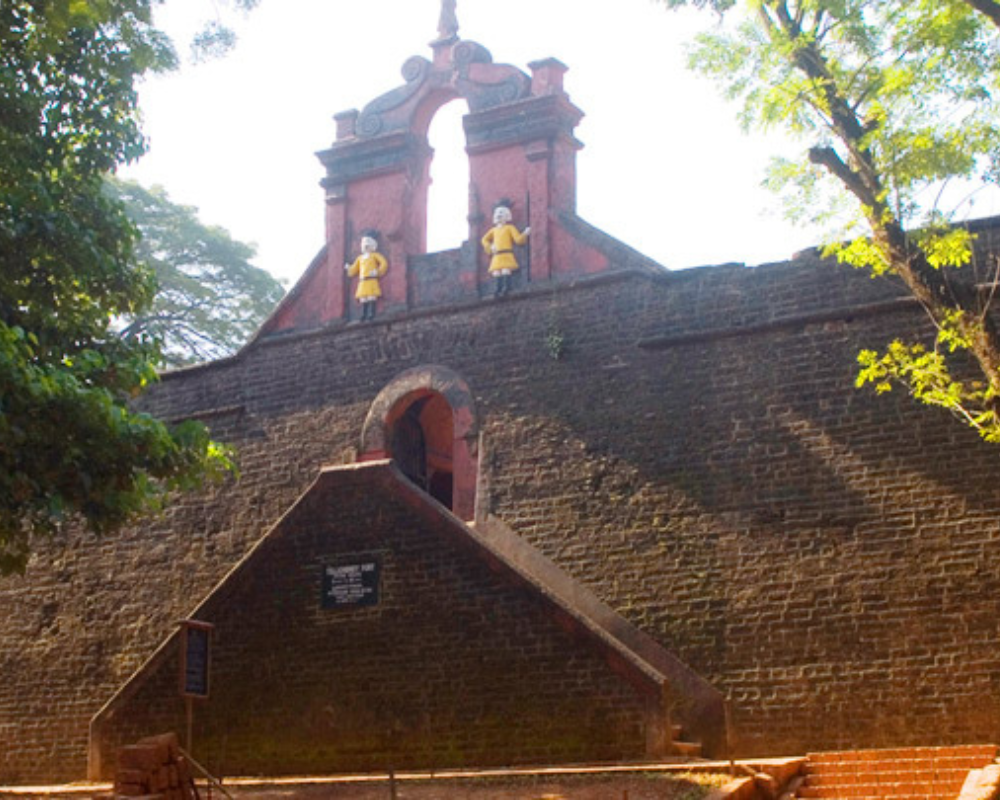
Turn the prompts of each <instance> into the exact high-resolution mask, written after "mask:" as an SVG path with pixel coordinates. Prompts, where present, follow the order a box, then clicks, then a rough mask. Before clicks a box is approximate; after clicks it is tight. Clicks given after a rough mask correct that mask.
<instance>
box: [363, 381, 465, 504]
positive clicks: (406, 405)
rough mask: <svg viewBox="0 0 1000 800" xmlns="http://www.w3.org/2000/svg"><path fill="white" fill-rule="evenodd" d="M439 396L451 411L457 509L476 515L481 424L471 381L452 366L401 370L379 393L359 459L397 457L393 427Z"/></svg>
mask: <svg viewBox="0 0 1000 800" xmlns="http://www.w3.org/2000/svg"><path fill="white" fill-rule="evenodd" d="M429 397H439V398H441V399H442V400H443V402H445V403H447V405H448V407H449V409H450V411H451V430H450V432H449V435H450V437H451V442H450V443H451V452H450V457H451V470H452V478H451V479H452V482H453V487H452V502H451V509H452V511H453V512H454V514H455V515H456V516H457V517H459V518H460V519H465V520H471V519H473V518H474V516H475V506H476V477H477V473H478V449H479V448H478V437H479V423H478V419H477V416H476V408H475V402H474V400H473V397H472V393H471V392H470V391H469V386H468V384H467V383H466V382H465V381H464V380H463V379H462V377H461V376H459V375H458V374H457V373H456V372H454V371H453V370H451V369H448V368H447V367H442V366H438V365H428V366H422V367H414V368H413V369H408V370H406V371H405V372H402V373H400V374H399V375H397V376H396V377H395V378H393V379H392V381H390V382H389V384H388V385H386V386H385V388H383V389H382V391H381V392H379V393H378V395H377V396H376V398H375V400H374V401H373V402H372V405H371V408H369V410H368V416H367V417H366V418H365V424H364V427H363V428H362V431H361V448H360V453H361V454H360V456H359V457H358V460H359V461H374V460H378V459H383V458H387V457H391V456H392V455H393V454H392V452H391V446H390V437H391V433H392V430H393V426H394V425H395V424H396V423H397V422H399V421H400V420H401V419H403V418H404V416H405V415H406V412H407V411H408V410H409V409H410V408H411V407H412V406H413V405H414V404H415V403H420V402H423V401H425V400H426V399H427V398H429Z"/></svg>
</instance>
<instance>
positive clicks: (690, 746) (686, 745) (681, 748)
mask: <svg viewBox="0 0 1000 800" xmlns="http://www.w3.org/2000/svg"><path fill="white" fill-rule="evenodd" d="M673 745H674V749H675V750H676V751H677V752H678V753H680V754H681V755H682V756H688V757H689V758H700V757H701V744H699V743H698V742H678V741H676V740H675V741H674V742H673Z"/></svg>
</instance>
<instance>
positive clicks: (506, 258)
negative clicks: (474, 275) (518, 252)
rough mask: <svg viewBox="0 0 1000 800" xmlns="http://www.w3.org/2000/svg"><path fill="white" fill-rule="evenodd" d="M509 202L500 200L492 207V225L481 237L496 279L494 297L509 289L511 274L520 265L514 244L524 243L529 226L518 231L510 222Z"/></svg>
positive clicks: (511, 216)
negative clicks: (515, 255) (515, 254)
mask: <svg viewBox="0 0 1000 800" xmlns="http://www.w3.org/2000/svg"><path fill="white" fill-rule="evenodd" d="M510 207H511V202H510V201H509V200H501V201H500V202H498V203H497V205H496V208H494V209H493V227H492V228H490V229H489V230H488V231H487V232H486V235H485V236H484V237H483V249H484V250H485V251H486V254H487V255H489V256H490V275H492V276H493V278H494V279H495V280H496V289H495V291H494V293H493V294H494V296H495V297H502V296H503V295H505V294H507V293H508V292H509V291H510V280H511V275H512V274H513V273H514V272H515V271H516V270H517V269H519V267H520V265H519V264H518V263H517V259H516V258H515V257H514V245H515V244H525V243H526V242H527V241H528V235H529V234H530V233H531V228H525V229H524V232H523V233H522V232H520V231H518V229H517V228H515V227H514V226H513V225H512V224H511V219H512V218H513V215H512V214H511V213H510Z"/></svg>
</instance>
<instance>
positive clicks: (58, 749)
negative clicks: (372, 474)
mask: <svg viewBox="0 0 1000 800" xmlns="http://www.w3.org/2000/svg"><path fill="white" fill-rule="evenodd" d="M897 296H898V291H897V290H896V289H895V288H893V287H892V286H891V284H889V283H888V282H886V281H871V280H870V279H868V277H867V276H866V275H864V274H863V273H856V272H852V271H851V270H848V269H846V268H840V267H836V266H831V265H824V264H819V263H812V262H807V263H801V264H794V265H773V266H768V267H761V268H757V269H752V270H749V269H740V268H735V267H734V268H719V269H712V270H709V269H706V270H694V271H690V272H686V273H677V274H672V275H669V276H667V277H666V278H664V279H663V280H659V281H657V280H651V279H649V278H646V277H642V276H638V275H635V276H631V277H629V276H625V277H605V278H598V279H594V280H591V281H584V282H581V283H579V284H578V285H576V286H562V287H557V288H555V289H554V290H553V291H537V290H535V289H533V290H532V292H531V293H530V295H526V294H523V293H522V295H520V296H514V297H511V298H510V299H508V300H507V301H504V302H500V303H494V302H489V301H486V302H482V303H473V304H469V305H462V306H454V307H451V308H443V309H441V310H440V311H437V312H434V313H421V314H417V315H414V316H412V317H410V318H408V319H402V320H395V321H386V322H384V323H383V322H379V323H376V324H375V325H373V326H351V327H348V328H346V329H338V330H331V331H328V332H325V333H321V334H315V335H308V336H300V337H294V336H287V337H285V338H284V339H280V340H276V341H271V342H262V343H260V344H259V345H258V346H256V347H255V348H253V349H251V350H250V351H248V352H247V353H246V354H245V355H244V356H243V357H242V358H240V359H238V360H236V361H234V362H232V363H229V364H225V365H221V366H216V367H211V368H208V369H200V370H193V371H189V372H187V373H184V374H181V375H177V376H175V377H173V378H170V379H168V380H167V381H165V382H164V383H163V384H162V385H161V386H160V387H158V388H157V390H156V393H155V396H154V397H152V398H151V399H150V401H149V402H150V406H151V408H153V409H154V410H156V411H158V412H159V413H164V414H167V415H169V416H183V415H185V414H191V413H203V412H207V411H210V410H212V409H222V411H221V412H220V413H217V414H214V415H209V416H207V417H206V419H207V420H208V421H209V422H210V423H211V424H212V425H213V426H214V428H215V429H216V432H217V434H218V435H220V436H223V437H225V438H229V439H230V440H232V441H233V442H234V443H235V444H236V445H237V446H238V447H239V448H240V462H241V469H242V472H241V477H240V479H239V481H238V482H232V483H231V484H230V485H227V486H224V487H219V488H215V489H210V490H209V491H208V492H206V493H205V494H204V495H202V496H197V497H187V498H182V499H180V500H179V501H178V503H177V504H176V505H174V506H172V507H171V509H170V510H169V511H168V512H167V513H166V514H165V515H164V516H163V517H162V518H160V519H157V520H154V521H151V522H149V523H147V524H144V525H142V526H140V527H137V528H135V529H133V530H131V531H128V532H125V533H123V534H121V535H120V536H117V537H109V538H106V539H103V540H102V541H100V542H95V541H92V540H90V539H83V540H80V541H78V542H77V541H74V542H72V543H70V545H69V546H68V547H67V548H66V549H65V550H52V551H49V552H45V553H43V554H41V555H40V556H39V557H38V558H37V559H36V560H35V562H34V563H33V564H32V566H31V569H30V571H29V574H28V576H27V577H26V578H23V579H20V578H15V579H12V580H5V581H3V582H2V583H0V637H2V641H3V643H4V646H3V648H0V676H2V677H3V679H4V680H3V681H0V735H2V737H3V739H4V740H7V739H9V740H10V741H11V744H10V745H9V746H6V747H3V748H0V779H5V780H29V779H32V780H33V779H37V778H39V777H47V778H56V777H79V775H80V774H81V773H82V771H83V763H84V753H85V742H86V726H87V721H88V719H89V717H90V716H91V715H92V714H93V713H94V712H95V711H96V710H97V709H98V708H99V707H100V705H101V703H102V702H103V701H104V700H105V699H106V698H107V697H109V696H110V695H111V693H112V692H113V691H114V689H115V688H116V687H117V686H119V685H120V684H121V682H122V681H123V680H124V679H125V678H127V677H128V675H129V674H131V672H132V671H133V670H134V669H135V668H136V667H137V666H138V665H139V663H140V662H141V661H142V659H143V658H144V657H146V656H147V655H148V654H149V653H150V652H152V650H153V648H154V647H155V646H156V645H157V644H158V643H159V642H160V641H161V640H162V639H163V637H164V636H165V635H167V634H168V633H169V632H170V631H171V630H172V629H173V625H174V623H175V621H176V620H177V619H178V618H180V617H183V616H184V615H185V614H186V613H187V612H188V611H189V610H190V609H191V608H192V606H193V605H194V604H195V602H196V601H197V600H198V599H199V598H201V597H203V596H204V595H205V594H206V593H207V592H208V591H209V589H210V588H211V587H212V586H213V585H214V583H215V582H216V581H218V580H219V579H220V578H221V577H222V576H223V575H224V574H225V572H226V571H227V569H228V568H229V567H230V566H231V565H232V564H233V563H234V562H235V561H236V559H237V558H238V557H239V556H240V555H242V554H243V553H244V552H245V551H246V549H247V548H248V546H249V545H250V544H251V543H252V542H253V541H255V540H256V539H257V538H258V537H259V536H260V535H261V534H262V533H263V532H264V531H265V530H266V529H267V527H268V526H269V525H270V524H271V523H273V522H274V521H275V520H276V519H277V518H278V516H279V515H280V514H281V513H282V512H283V511H284V510H285V509H286V508H287V507H288V505H289V504H290V503H291V502H292V500H293V499H294V498H295V497H296V496H297V495H298V493H299V492H300V491H301V490H302V489H303V488H304V487H305V486H306V485H308V483H309V481H310V480H311V479H312V478H313V476H314V475H315V472H316V470H317V468H318V467H319V466H320V465H321V464H324V463H346V462H349V461H351V460H353V458H354V454H355V452H356V448H357V446H358V440H359V437H360V432H361V426H362V424H363V421H364V417H365V414H366V412H367V409H368V406H369V404H370V403H371V401H372V400H373V399H374V397H375V396H376V395H377V393H378V392H379V390H380V389H382V388H383V387H384V386H385V385H386V383H388V382H389V381H390V380H391V379H392V378H393V377H394V376H395V375H396V374H398V373H399V372H401V371H403V370H404V369H407V368H410V367H414V366H418V365H421V364H431V363H433V364H441V365H444V366H447V367H449V368H450V369H452V370H454V371H455V372H457V373H459V374H460V375H462V376H463V377H464V378H465V380H466V381H467V383H468V385H469V386H470V387H471V389H472V391H473V393H474V394H475V397H476V403H477V406H478V413H479V417H480V429H481V431H482V445H483V447H482V452H481V470H482V485H481V492H482V494H481V498H480V500H481V506H482V507H483V508H484V509H486V510H488V511H489V512H491V513H494V514H496V515H497V516H499V517H501V518H502V519H503V520H505V521H506V522H508V523H509V524H510V525H511V526H512V527H513V528H514V529H515V530H517V531H518V532H519V533H521V534H522V535H524V536H525V537H527V538H528V539H529V540H530V541H532V542H533V543H534V544H535V545H536V546H537V547H539V548H540V549H541V550H542V551H543V552H544V553H545V554H547V555H548V556H550V557H551V558H552V559H554V560H555V561H556V562H557V563H559V564H560V565H561V566H562V567H564V568H565V569H566V570H567V571H569V572H571V573H572V574H574V575H575V576H576V577H577V578H578V579H580V580H581V581H584V582H585V583H587V584H588V585H589V586H591V587H592V588H593V589H594V590H595V591H596V592H597V593H598V594H599V595H600V597H601V598H602V599H604V600H605V601H606V602H608V603H610V604H611V605H613V606H614V607H615V608H617V609H618V610H619V611H620V612H621V613H622V614H624V615H625V616H626V617H628V618H629V619H630V620H631V621H633V622H634V623H636V624H638V625H639V626H641V627H642V628H643V629H645V630H646V631H648V632H649V633H651V634H652V635H653V636H655V637H656V638H657V639H659V640H660V641H661V642H663V643H664V644H665V645H666V646H667V647H668V648H669V649H672V650H673V651H674V652H676V653H677V654H678V655H679V656H680V657H681V658H682V659H684V660H685V661H687V662H688V663H689V664H690V665H691V666H692V667H694V668H695V669H696V670H698V671H700V672H701V673H702V674H703V675H705V676H706V677H708V678H709V679H711V680H713V681H715V682H716V685H717V686H719V688H720V689H722V690H723V691H725V692H729V693H731V695H732V697H733V700H734V702H735V706H736V723H737V726H738V729H739V735H740V742H741V747H742V749H743V751H744V752H748V753H749V752H753V753H773V752H802V751H804V750H805V749H806V748H822V747H840V746H847V745H852V746H861V745H867V746H878V745H883V744H904V743H914V744H916V743H931V742H933V743H943V742H954V741H968V740H972V739H996V738H998V737H1000V730H998V728H1000V708H998V705H1000V685H998V684H1000V652H998V651H997V649H996V647H995V642H996V641H997V633H998V631H997V627H998V625H1000V622H998V621H1000V600H998V597H1000V593H998V591H997V589H998V585H997V584H998V582H1000V577H998V576H1000V548H998V547H997V543H998V539H1000V522H998V512H1000V481H998V480H997V478H998V469H997V457H996V450H995V448H993V447H990V446H988V445H984V444H982V443H980V442H979V441H978V440H977V439H976V437H975V435H974V434H972V433H971V432H968V431H966V430H965V429H964V428H962V427H961V426H960V425H959V424H957V423H955V422H952V421H951V420H949V419H948V418H947V416H946V415H944V414H943V413H942V412H935V411H933V410H927V409H922V408H919V407H917V406H915V405H913V404H912V403H911V402H910V401H909V400H908V399H907V398H906V397H903V396H898V395H896V394H893V395H890V396H888V397H882V398H876V397H874V396H873V395H872V394H870V393H868V392H858V391H856V390H855V389H853V386H852V384H853V376H854V374H855V363H854V359H855V355H856V352H857V350H858V349H859V348H860V347H862V346H878V345H881V344H884V343H885V342H886V341H887V340H888V339H889V338H891V336H892V335H894V333H895V332H898V331H900V330H906V329H909V328H911V327H912V326H914V325H919V324H921V321H922V317H921V315H920V313H919V312H918V311H916V310H915V309H914V308H912V307H909V306H906V305H905V304H904V305H899V306H896V307H894V306H893V305H892V303H891V302H889V301H891V300H892V298H894V297H897ZM872 303H882V304H883V305H882V306H880V308H881V310H878V309H874V310H873V309H871V308H869V309H867V310H865V309H864V308H861V309H860V310H857V311H855V312H853V313H850V314H837V313H831V310H832V309H841V308H847V307H852V306H856V307H862V306H868V305H870V304H872ZM809 315H813V316H812V317H810V316H809ZM644 343H645V344H646V345H648V346H640V345H643V344H644Z"/></svg>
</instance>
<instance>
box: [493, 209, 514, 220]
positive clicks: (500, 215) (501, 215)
mask: <svg viewBox="0 0 1000 800" xmlns="http://www.w3.org/2000/svg"><path fill="white" fill-rule="evenodd" d="M510 221H511V213H510V209H509V208H507V206H497V207H496V209H494V211H493V224H494V225H506V224H507V223H508V222H510Z"/></svg>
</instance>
